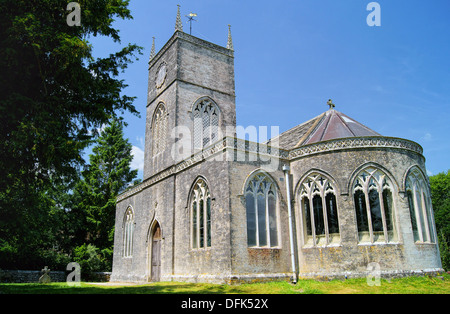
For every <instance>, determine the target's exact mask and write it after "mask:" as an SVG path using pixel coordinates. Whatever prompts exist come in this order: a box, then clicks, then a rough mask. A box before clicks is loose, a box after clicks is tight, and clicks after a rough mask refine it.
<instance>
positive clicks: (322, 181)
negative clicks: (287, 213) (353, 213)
mask: <svg viewBox="0 0 450 314" xmlns="http://www.w3.org/2000/svg"><path fill="white" fill-rule="evenodd" d="M299 193H300V195H299V198H300V206H301V209H302V216H301V217H302V219H303V239H304V245H312V246H316V245H329V244H331V243H339V240H340V233H339V218H338V211H337V202H336V192H335V188H334V184H333V183H332V181H331V180H330V179H329V178H327V177H326V176H324V175H321V174H319V173H312V174H310V175H309V176H308V177H306V178H305V179H304V180H303V182H302V183H301V184H300V190H299Z"/></svg>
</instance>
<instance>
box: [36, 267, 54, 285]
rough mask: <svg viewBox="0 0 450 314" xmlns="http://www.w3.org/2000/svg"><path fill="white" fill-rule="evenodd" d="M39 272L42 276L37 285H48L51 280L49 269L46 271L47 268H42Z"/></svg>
mask: <svg viewBox="0 0 450 314" xmlns="http://www.w3.org/2000/svg"><path fill="white" fill-rule="evenodd" d="M41 272H42V273H43V275H42V276H41V278H39V283H50V282H52V279H51V278H50V275H49V273H50V269H48V267H47V266H45V267H44V269H42V270H41Z"/></svg>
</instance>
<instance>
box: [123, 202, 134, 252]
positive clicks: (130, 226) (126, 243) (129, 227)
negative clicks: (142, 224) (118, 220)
mask: <svg viewBox="0 0 450 314" xmlns="http://www.w3.org/2000/svg"><path fill="white" fill-rule="evenodd" d="M133 233H134V214H133V209H132V208H131V207H129V208H128V209H127V211H126V212H125V217H124V227H123V257H132V256H133Z"/></svg>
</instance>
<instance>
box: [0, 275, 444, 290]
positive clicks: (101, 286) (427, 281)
mask: <svg viewBox="0 0 450 314" xmlns="http://www.w3.org/2000/svg"><path fill="white" fill-rule="evenodd" d="M442 277H443V278H442ZM442 277H441V278H439V277H428V276H425V277H407V278H398V279H390V280H386V279H381V285H380V286H369V285H368V284H367V281H366V279H365V278H360V279H348V280H345V281H344V280H331V281H315V280H300V281H299V282H298V283H297V284H296V285H292V284H290V283H288V282H268V283H253V284H241V285H215V284H197V283H179V282H159V283H150V284H146V285H139V284H123V285H117V284H109V283H81V286H80V287H69V286H68V285H67V284H66V283H52V284H46V285H40V284H0V294H170V293H172V294H450V275H448V274H443V275H442Z"/></svg>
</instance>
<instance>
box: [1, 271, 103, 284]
mask: <svg viewBox="0 0 450 314" xmlns="http://www.w3.org/2000/svg"><path fill="white" fill-rule="evenodd" d="M69 274H70V272H69V271H50V273H49V276H50V278H51V281H52V282H66V280H67V276H68V275H69ZM41 276H42V272H41V271H38V270H0V282H3V283H38V282H39V278H40V277H41ZM82 276H83V274H82ZM110 276H111V273H109V272H95V273H93V274H91V275H90V276H89V278H86V279H84V278H82V280H83V281H93V282H107V281H109V280H110Z"/></svg>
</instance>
